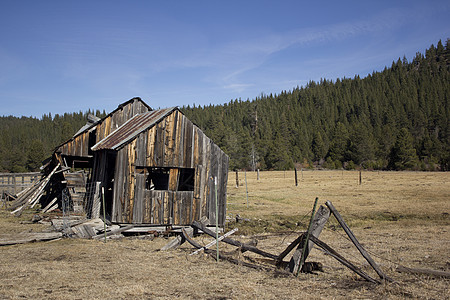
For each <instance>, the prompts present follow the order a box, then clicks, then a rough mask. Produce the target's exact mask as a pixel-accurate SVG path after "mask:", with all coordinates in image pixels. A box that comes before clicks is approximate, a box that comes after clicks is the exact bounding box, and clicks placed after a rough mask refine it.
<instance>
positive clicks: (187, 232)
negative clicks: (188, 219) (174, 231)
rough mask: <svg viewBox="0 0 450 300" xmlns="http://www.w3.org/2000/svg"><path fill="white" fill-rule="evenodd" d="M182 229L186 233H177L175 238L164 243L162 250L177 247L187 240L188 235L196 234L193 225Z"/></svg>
mask: <svg viewBox="0 0 450 300" xmlns="http://www.w3.org/2000/svg"><path fill="white" fill-rule="evenodd" d="M181 231H184V232H185V235H177V236H176V237H175V238H174V239H173V240H171V241H169V242H168V243H167V244H166V245H164V247H162V248H161V251H167V250H170V249H176V248H178V247H179V246H180V245H181V244H183V243H184V242H185V241H186V236H188V237H192V236H193V235H194V230H193V229H192V227H188V228H182V229H181Z"/></svg>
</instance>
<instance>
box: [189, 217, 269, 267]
mask: <svg viewBox="0 0 450 300" xmlns="http://www.w3.org/2000/svg"><path fill="white" fill-rule="evenodd" d="M192 226H193V227H195V228H197V229H200V230H201V231H203V232H204V233H206V234H208V235H210V236H212V237H213V238H215V237H216V233H215V232H213V231H212V230H209V229H208V228H206V226H204V225H203V224H201V223H200V222H197V221H194V222H193V223H192ZM222 242H225V243H227V244H230V245H233V246H236V247H239V248H241V249H244V250H247V251H250V252H253V253H256V254H259V255H261V256H265V257H269V258H272V259H275V260H276V259H277V258H278V256H277V255H274V254H271V253H268V252H265V251H262V250H260V249H258V248H256V247H253V246H249V245H246V244H243V243H241V242H239V241H236V240H233V239H230V238H224V239H223V240H222Z"/></svg>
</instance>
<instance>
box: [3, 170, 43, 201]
mask: <svg viewBox="0 0 450 300" xmlns="http://www.w3.org/2000/svg"><path fill="white" fill-rule="evenodd" d="M40 178H41V173H40V172H30V173H0V197H2V195H3V194H4V192H8V193H11V194H14V195H16V194H17V193H19V192H21V191H22V190H24V189H25V188H27V187H29V186H30V185H32V184H33V183H34V182H35V181H36V180H39V179H40Z"/></svg>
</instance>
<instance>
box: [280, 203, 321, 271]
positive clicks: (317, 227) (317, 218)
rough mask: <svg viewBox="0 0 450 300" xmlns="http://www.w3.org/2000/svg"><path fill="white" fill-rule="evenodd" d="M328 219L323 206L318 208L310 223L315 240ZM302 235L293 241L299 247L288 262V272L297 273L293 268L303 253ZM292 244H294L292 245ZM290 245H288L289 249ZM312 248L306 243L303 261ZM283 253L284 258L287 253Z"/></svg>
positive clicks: (309, 243)
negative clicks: (306, 247)
mask: <svg viewBox="0 0 450 300" xmlns="http://www.w3.org/2000/svg"><path fill="white" fill-rule="evenodd" d="M329 217H330V210H329V209H327V208H326V207H325V206H322V205H321V206H320V207H319V209H318V210H317V213H316V214H315V215H314V219H313V221H312V227H311V232H310V234H311V235H313V236H315V237H316V238H318V237H319V235H320V233H321V232H322V230H323V228H324V227H325V224H326V222H327V221H328V218H329ZM303 235H304V234H302V235H300V237H298V238H297V239H296V240H295V241H294V242H297V243H299V246H298V248H297V250H296V251H295V252H294V254H293V256H292V258H291V260H290V261H289V270H290V271H291V272H296V271H298V269H297V268H296V267H295V266H296V265H298V264H299V262H300V257H301V254H302V251H303V244H304V243H303V242H302V241H301V239H302V236H303ZM292 244H294V243H292ZM292 244H291V245H292ZM291 245H289V247H291ZM313 246H314V244H313V243H312V242H308V249H307V250H306V253H305V257H304V260H303V261H305V260H306V258H307V257H308V255H309V252H310V251H311V249H312V247H313ZM289 247H288V248H286V250H285V251H287V250H288V249H289ZM293 247H295V246H293ZM293 247H292V248H291V250H292V249H293ZM285 251H284V252H283V253H282V254H283V255H284V256H286V255H287V254H288V253H289V252H288V253H285ZM280 256H281V254H280ZM284 256H283V257H284ZM283 257H281V259H280V257H279V258H278V260H279V261H281V260H282V259H283ZM299 267H300V266H299Z"/></svg>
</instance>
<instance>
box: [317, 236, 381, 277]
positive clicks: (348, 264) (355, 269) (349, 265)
mask: <svg viewBox="0 0 450 300" xmlns="http://www.w3.org/2000/svg"><path fill="white" fill-rule="evenodd" d="M309 239H310V241H312V242H313V243H314V244H316V245H317V246H318V247H320V248H322V249H323V250H324V251H325V253H326V254H328V255H330V256H331V257H333V258H335V259H336V260H337V261H339V262H340V263H341V264H343V265H344V266H346V267H347V268H349V269H350V270H352V271H353V272H355V273H356V274H358V275H359V276H361V277H362V278H364V279H365V280H367V281H369V282H372V283H381V282H380V281H378V280H376V279H373V278H372V277H370V276H369V275H368V274H366V273H365V272H363V271H362V270H361V269H360V268H358V267H357V266H355V265H354V264H352V263H351V262H349V261H348V260H346V259H345V258H344V257H343V256H342V255H340V254H339V253H337V252H336V251H335V250H334V249H333V248H331V247H330V246H328V245H327V244H325V243H324V242H322V241H321V240H319V239H318V238H316V237H315V236H310V237H309Z"/></svg>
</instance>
